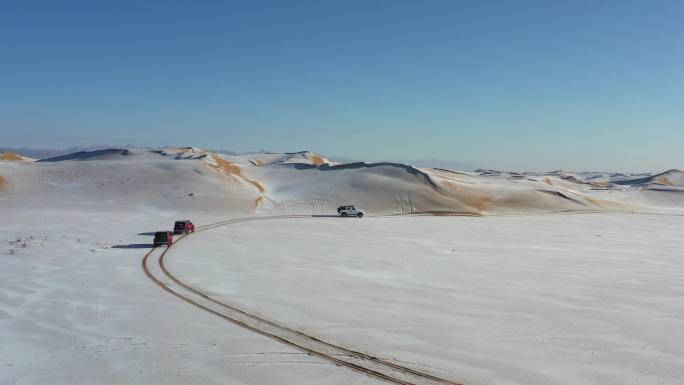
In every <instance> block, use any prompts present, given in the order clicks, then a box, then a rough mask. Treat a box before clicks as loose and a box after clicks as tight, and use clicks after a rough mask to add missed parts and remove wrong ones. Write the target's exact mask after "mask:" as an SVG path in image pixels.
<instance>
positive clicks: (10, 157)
mask: <svg viewBox="0 0 684 385" xmlns="http://www.w3.org/2000/svg"><path fill="white" fill-rule="evenodd" d="M0 160H7V161H12V162H16V161H24V160H27V158H25V157H23V156H21V155H19V154H17V153H16V152H10V151H7V152H0Z"/></svg>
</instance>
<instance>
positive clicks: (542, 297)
mask: <svg viewBox="0 0 684 385" xmlns="http://www.w3.org/2000/svg"><path fill="white" fill-rule="evenodd" d="M682 227H684V217H682V216H657V215H630V214H583V215H580V214H566V215H560V214H556V215H539V216H508V217H483V218H466V217H458V218H455V217H450V218H445V217H425V216H420V217H391V218H368V219H364V220H361V221H360V220H356V219H352V220H339V219H337V218H313V219H311V218H309V219H296V220H292V219H288V220H269V221H259V222H251V223H243V224H239V225H231V226H227V227H224V228H219V229H214V230H210V232H206V233H202V234H201V235H198V236H197V237H194V238H191V239H190V240H189V241H187V242H183V243H182V244H179V245H178V247H177V249H175V250H174V252H173V253H172V254H171V255H170V256H169V260H168V263H169V264H170V266H172V267H171V270H172V271H173V272H174V273H175V274H177V275H178V276H179V277H180V278H181V279H184V280H186V281H187V282H189V283H190V284H191V285H192V286H194V287H199V288H202V289H204V290H206V291H207V292H208V293H211V294H212V295H214V296H215V297H216V298H220V299H221V300H223V301H227V302H228V303H231V304H235V305H238V306H239V307H242V308H247V309H250V310H252V311H254V312H256V313H257V314H259V315H261V316H263V317H266V318H270V319H272V320H277V321H279V322H281V323H284V324H287V325H291V326H294V327H295V328H297V329H299V330H304V331H306V332H307V333H309V334H312V335H315V336H318V337H321V338H323V339H324V340H327V341H332V342H334V343H336V344H341V345H344V346H347V347H351V348H353V349H358V350H363V351H365V352H367V353H370V354H372V355H375V356H379V357H383V358H387V359H391V360H393V361H396V362H399V363H402V364H408V365H411V366H413V367H414V368H416V369H419V370H428V371H431V372H432V373H433V374H436V375H439V376H442V377H446V378H450V379H454V380H457V381H461V382H463V383H465V384H483V385H484V384H528V385H531V384H538V385H547V384H634V385H641V384H673V385H674V384H681V381H682V379H683V378H684V337H682V334H681V330H684V302H683V301H682V298H684V261H683V260H682V258H681V251H682V250H681V247H682V243H681V238H680V236H679V235H680V229H681V228H682ZM266 234H268V242H264V238H265V236H266ZM227 244H229V245H230V250H229V251H227V250H226V247H225V245H227Z"/></svg>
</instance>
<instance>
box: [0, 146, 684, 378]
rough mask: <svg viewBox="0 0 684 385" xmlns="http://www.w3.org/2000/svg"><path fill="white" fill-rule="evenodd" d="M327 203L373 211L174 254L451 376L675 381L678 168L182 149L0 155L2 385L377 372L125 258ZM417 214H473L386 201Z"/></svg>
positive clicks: (320, 330) (357, 340)
mask: <svg viewBox="0 0 684 385" xmlns="http://www.w3.org/2000/svg"><path fill="white" fill-rule="evenodd" d="M340 204H356V205H358V206H361V207H362V208H364V209H365V210H366V211H367V213H368V214H369V215H368V216H369V217H371V218H366V219H364V220H357V219H349V220H342V219H338V218H325V217H324V218H320V217H318V218H308V219H296V220H274V221H271V222H254V223H249V224H243V225H240V226H228V227H223V228H217V229H215V230H210V231H206V232H202V233H198V234H196V235H193V237H192V238H188V241H185V242H183V243H179V244H178V245H177V246H174V247H173V248H172V249H171V251H172V252H171V253H170V254H169V267H170V268H171V269H172V270H173V271H174V272H175V273H177V274H178V275H179V276H181V277H183V279H185V280H187V281H189V282H192V284H193V285H197V286H198V287H201V288H202V289H204V290H206V291H207V292H208V293H210V294H212V295H215V296H217V297H218V298H221V299H223V300H225V301H228V302H231V303H234V304H236V305H239V306H241V307H245V308H247V309H248V310H250V311H254V312H257V313H259V314H260V315H263V316H264V317H265V318H268V319H273V320H277V321H279V322H283V323H287V324H288V325H291V326H293V327H295V328H298V329H301V330H305V331H307V332H309V333H311V334H313V335H316V336H320V337H322V338H325V339H328V340H331V341H333V342H335V343H339V344H340V345H343V346H348V347H351V348H354V349H357V350H359V351H363V352H367V353H372V354H377V355H378V356H380V357H381V358H384V359H388V360H392V362H396V363H400V364H401V365H408V366H412V367H414V368H417V369H419V370H424V371H428V372H431V373H435V374H438V375H440V376H444V377H446V378H449V379H451V380H455V381H459V382H463V383H465V384H467V385H478V384H482V385H486V384H582V385H585V384H606V383H611V384H612V383H619V384H668V385H669V384H679V383H681V381H680V380H681V378H682V377H684V373H682V371H681V368H682V367H684V362H683V361H682V360H683V357H684V352H682V350H681V346H682V345H684V344H683V343H682V342H683V341H681V338H679V334H680V333H678V330H681V329H682V327H683V326H684V325H682V323H681V320H682V319H684V309H682V307H681V303H680V302H681V301H679V299H680V298H681V296H682V294H684V292H682V290H684V288H683V287H682V286H681V282H682V281H683V279H684V263H682V260H681V258H680V254H681V250H680V249H681V242H680V241H679V240H680V238H681V228H682V226H683V225H684V223H683V221H684V219H683V218H684V216H682V214H684V174H683V173H682V172H681V171H678V170H669V171H666V172H664V173H660V174H639V175H626V174H615V173H612V174H611V173H581V172H576V173H572V172H562V171H555V172H549V173H522V172H521V173H514V172H502V171H496V170H476V171H472V172H461V171H454V170H444V169H434V168H417V167H413V166H410V165H406V164H401V163H346V164H345V163H337V162H335V161H334V160H331V159H328V158H326V157H325V156H322V155H319V154H316V153H312V152H308V151H305V152H296V153H283V154H249V155H240V156H230V155H225V154H218V153H212V152H208V151H205V150H203V149H200V148H193V147H177V148H167V149H164V150H160V151H149V150H141V149H127V150H121V149H111V150H98V151H95V152H82V153H76V154H71V155H67V156H62V157H58V158H52V159H46V160H44V161H34V160H33V159H28V158H25V157H22V156H21V155H20V154H13V153H2V154H0V263H1V264H2V269H0V282H2V283H1V284H0V336H2V337H1V338H0V383H3V384H4V383H18V384H81V383H82V384H121V383H128V384H137V383H145V384H184V383H202V384H223V383H235V384H276V383H278V384H282V383H286V384H321V383H324V384H370V383H376V382H377V381H376V380H375V379H374V378H371V377H367V376H365V375H362V374H359V373H357V372H354V371H350V370H347V369H344V368H341V367H337V366H335V365H333V364H331V363H329V362H327V361H325V360H322V359H320V358H316V357H312V356H309V355H307V354H305V353H302V352H301V351H299V350H296V349H294V348H292V347H287V346H284V345H282V344H279V343H277V342H275V341H273V340H270V339H268V338H265V337H263V336H259V335H256V334H254V333H252V332H249V331H247V330H244V329H241V328H239V327H237V326H235V325H232V324H230V323H227V322H225V321H224V320H222V319H220V318H218V317H214V316H212V315H211V314H208V313H206V312H202V311H198V310H197V309H196V308H194V307H192V306H189V305H188V304H186V303H183V302H182V301H179V300H178V299H177V298H175V297H173V296H171V295H169V294H168V293H166V292H164V291H162V290H161V289H160V288H159V287H157V286H156V285H155V284H154V283H152V282H151V281H150V280H149V279H148V278H147V277H146V276H145V274H143V272H142V268H141V265H140V261H141V258H142V256H143V255H144V254H145V253H146V252H147V251H148V250H149V248H150V247H151V234H153V233H152V232H153V231H155V230H167V229H170V227H171V226H172V223H173V221H174V220H175V219H184V218H190V219H192V220H193V221H194V222H195V223H197V224H198V225H201V224H206V223H211V222H216V221H220V220H224V219H229V218H236V217H245V216H255V215H256V216H260V215H278V214H307V215H321V216H327V215H333V214H336V212H335V208H336V207H337V206H338V205H340ZM419 213H431V214H440V215H451V214H461V215H464V214H467V215H470V217H464V216H459V217H439V218H438V217H434V216H417V217H415V216H397V215H395V214H419ZM383 216H384V217H383ZM373 217H375V218H373Z"/></svg>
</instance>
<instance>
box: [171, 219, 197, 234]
mask: <svg viewBox="0 0 684 385" xmlns="http://www.w3.org/2000/svg"><path fill="white" fill-rule="evenodd" d="M194 232H195V225H193V224H192V222H190V221H189V220H187V219H186V220H183V221H176V224H175V225H173V233H174V234H187V233H194Z"/></svg>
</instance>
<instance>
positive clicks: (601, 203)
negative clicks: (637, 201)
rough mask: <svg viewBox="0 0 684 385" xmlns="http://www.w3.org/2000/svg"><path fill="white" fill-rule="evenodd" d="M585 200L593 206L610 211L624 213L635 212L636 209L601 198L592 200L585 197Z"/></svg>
mask: <svg viewBox="0 0 684 385" xmlns="http://www.w3.org/2000/svg"><path fill="white" fill-rule="evenodd" d="M584 199H585V200H586V201H587V202H589V203H591V204H592V205H594V206H596V207H599V208H605V209H608V210H617V211H624V210H628V209H630V210H634V209H635V208H634V207H630V206H628V205H625V204H622V203H618V202H613V201H609V200H605V199H599V198H591V197H584Z"/></svg>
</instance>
